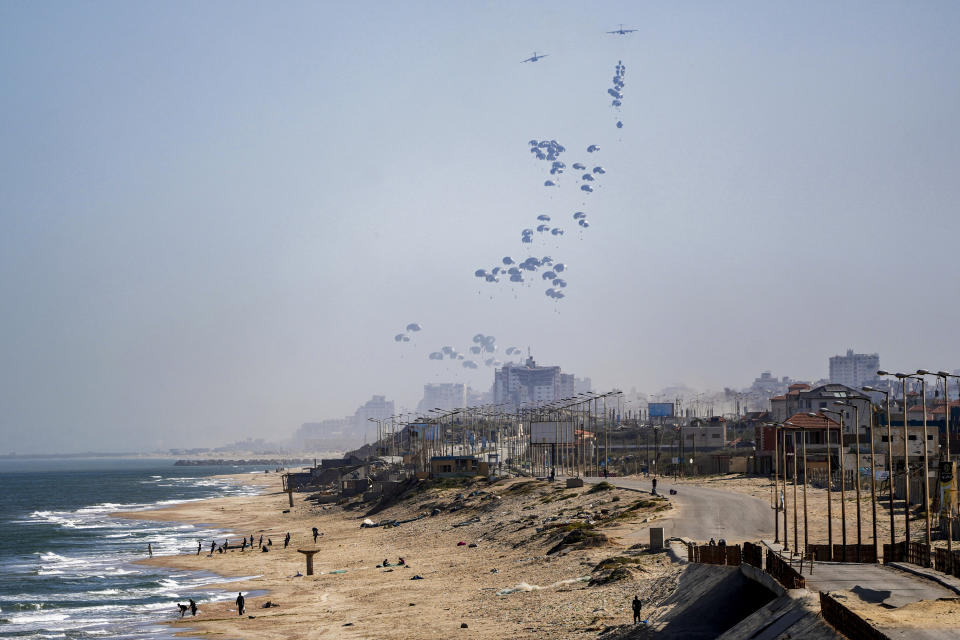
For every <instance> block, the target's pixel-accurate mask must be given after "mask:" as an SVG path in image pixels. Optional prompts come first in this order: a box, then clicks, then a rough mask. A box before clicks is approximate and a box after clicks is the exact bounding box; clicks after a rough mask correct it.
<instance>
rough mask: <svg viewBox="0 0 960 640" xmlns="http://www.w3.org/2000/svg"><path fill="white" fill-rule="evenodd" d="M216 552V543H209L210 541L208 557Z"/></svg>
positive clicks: (214, 541)
mask: <svg viewBox="0 0 960 640" xmlns="http://www.w3.org/2000/svg"><path fill="white" fill-rule="evenodd" d="M216 550H217V541H216V540H211V541H210V555H213V552H214V551H216Z"/></svg>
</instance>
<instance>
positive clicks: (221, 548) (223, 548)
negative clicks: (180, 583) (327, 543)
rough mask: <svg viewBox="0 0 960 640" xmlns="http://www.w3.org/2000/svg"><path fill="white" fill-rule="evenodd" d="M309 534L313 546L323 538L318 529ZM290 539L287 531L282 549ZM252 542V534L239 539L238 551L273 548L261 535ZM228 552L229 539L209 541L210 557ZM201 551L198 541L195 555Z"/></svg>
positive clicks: (199, 541)
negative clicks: (221, 541) (219, 541)
mask: <svg viewBox="0 0 960 640" xmlns="http://www.w3.org/2000/svg"><path fill="white" fill-rule="evenodd" d="M311 533H312V534H313V543H314V544H316V543H317V539H318V538H320V537H321V536H323V532H322V531H320V530H319V529H317V528H316V527H313V530H312V531H311ZM291 539H292V538H291V536H290V532H289V531H288V532H287V533H286V535H285V536H284V537H283V548H284V549H286V548H287V547H289V546H290V540H291ZM253 541H254V537H253V534H252V533H251V534H250V539H249V541H248V540H247V538H246V537H243V538H241V539H240V551H241V552H243V551H246V550H247V547H250V548H251V549H254V548H257V549H260V551H261V552H263V553H266V552H268V551H269V550H270V547H272V546H273V539H272V538H270V537H268V538H267V541H266V543H264V541H263V534H261V535H260V539H259V540H257V543H256V544H254V542H253ZM236 547H237V544H236V543H234V544H233V548H234V549H236ZM230 550H231V547H230V539H229V538H228V539H226V540H224V541H223V544H217V541H216V540H211V541H210V555H211V556H212V555H213V554H214V553H226V552H228V551H230ZM202 551H203V540H198V541H197V555H200V553H201V552H202ZM150 556H151V557H153V550H152V549H151V550H150Z"/></svg>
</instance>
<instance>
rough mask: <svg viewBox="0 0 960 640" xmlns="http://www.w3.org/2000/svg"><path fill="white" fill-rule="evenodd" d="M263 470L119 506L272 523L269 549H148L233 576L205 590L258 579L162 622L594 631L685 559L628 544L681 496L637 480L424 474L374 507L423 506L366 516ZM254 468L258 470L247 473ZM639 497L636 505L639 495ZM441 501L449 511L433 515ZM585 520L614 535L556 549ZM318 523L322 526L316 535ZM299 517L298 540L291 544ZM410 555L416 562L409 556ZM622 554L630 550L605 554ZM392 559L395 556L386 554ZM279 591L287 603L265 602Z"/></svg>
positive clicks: (273, 632)
mask: <svg viewBox="0 0 960 640" xmlns="http://www.w3.org/2000/svg"><path fill="white" fill-rule="evenodd" d="M264 476H265V480H264V482H263V483H261V486H263V487H264V491H263V492H262V493H260V494H258V495H256V496H237V497H228V498H212V499H208V500H202V501H197V502H191V503H183V504H179V505H173V506H170V507H165V508H161V509H154V510H150V511H149V512H134V513H132V514H125V513H120V514H118V516H119V517H133V518H141V519H144V518H145V516H146V519H150V520H164V521H178V522H187V523H191V524H197V523H205V524H210V525H212V526H216V527H219V528H223V529H227V530H231V531H234V532H236V536H237V537H239V536H241V535H246V536H248V537H249V535H250V534H251V533H253V534H255V535H256V536H259V535H260V534H261V533H262V534H263V535H264V541H265V542H266V541H267V539H268V538H272V539H273V545H272V546H271V547H269V549H270V551H269V552H268V553H263V552H261V551H249V550H248V551H244V552H241V551H240V550H239V549H236V550H231V551H229V552H226V553H223V554H212V555H210V554H209V553H208V552H207V549H204V550H203V551H202V552H201V554H200V555H196V554H182V555H174V556H162V557H154V558H152V559H144V560H142V561H141V562H143V563H146V564H151V565H154V566H161V567H166V568H170V569H177V570H191V571H195V570H198V571H206V572H209V573H214V574H216V575H218V576H222V577H223V578H224V579H225V580H228V581H227V582H212V583H211V584H209V585H206V586H205V587H204V588H205V589H210V590H222V591H228V590H230V591H242V592H243V593H244V596H245V597H247V594H248V592H251V591H254V592H256V593H255V594H254V595H251V596H249V597H247V602H246V605H247V611H246V612H245V615H244V616H243V617H241V616H239V615H238V614H237V611H236V608H235V605H234V603H233V599H232V598H230V599H228V600H224V601H218V602H209V603H207V602H200V603H198V604H199V605H200V611H199V612H198V615H197V616H196V617H190V616H189V614H188V616H187V617H186V618H184V619H183V620H181V619H180V618H179V617H175V614H173V613H171V615H170V617H169V618H168V619H166V620H160V621H158V623H165V624H167V625H168V626H169V627H170V629H171V631H172V632H173V633H174V634H175V635H177V636H179V637H191V638H198V637H203V636H207V635H218V636H222V637H228V638H239V637H242V638H244V639H251V640H259V639H268V638H304V639H307V638H316V637H319V636H322V635H324V634H328V635H332V636H335V637H364V638H369V637H377V638H398V639H399V638H403V639H407V638H410V639H412V638H432V637H438V636H439V637H446V636H449V635H452V634H455V633H465V632H461V631H460V629H461V625H467V628H469V630H470V631H469V633H470V635H471V636H472V637H480V638H489V639H491V640H492V639H493V638H503V637H511V638H539V637H543V634H544V633H546V634H548V636H549V637H557V638H565V637H571V638H572V637H580V638H582V637H583V633H584V631H585V630H588V629H589V630H596V631H599V630H600V629H602V628H603V626H605V625H607V624H615V623H623V622H626V621H627V620H628V618H629V617H630V611H629V602H630V599H631V598H632V597H633V595H635V594H636V593H640V592H643V590H645V589H647V590H649V589H650V588H651V587H650V585H651V584H653V585H654V586H655V585H656V584H659V583H658V582H657V580H661V581H663V580H664V579H666V580H667V582H669V578H670V576H673V575H674V574H675V572H676V571H677V570H678V569H677V568H676V567H674V566H671V563H670V562H669V560H668V559H667V558H666V556H665V555H664V554H662V553H661V554H646V552H644V551H643V550H642V549H638V548H637V547H639V546H640V545H634V548H632V549H629V550H628V549H627V548H626V547H627V546H629V543H634V542H636V537H637V528H638V527H641V528H642V527H643V525H642V524H640V521H641V520H643V521H644V522H646V520H653V519H655V518H656V517H658V515H657V512H658V511H662V510H663V509H665V508H668V507H667V506H665V505H667V504H668V503H666V502H662V503H661V502H656V501H651V500H650V499H649V498H647V497H646V496H644V495H642V494H639V495H638V494H637V493H636V492H633V491H629V490H619V489H611V490H607V491H601V492H596V491H594V492H592V493H591V487H590V486H587V487H583V488H579V489H566V488H564V487H558V486H556V485H550V484H549V483H546V482H540V481H531V480H529V479H513V480H501V481H499V482H494V483H491V482H488V481H486V480H485V479H478V480H464V481H456V482H443V481H440V482H439V483H424V484H421V485H417V487H416V489H415V490H414V491H412V492H411V493H410V495H408V496H407V497H406V499H403V500H401V501H400V502H398V503H397V504H396V505H392V506H389V507H388V508H386V509H384V510H383V511H382V512H380V513H378V514H377V515H369V517H370V518H372V519H373V520H391V519H401V520H402V519H406V518H410V517H413V518H415V517H417V516H418V515H422V516H424V517H423V518H422V519H419V520H416V521H413V522H408V523H406V524H403V525H402V526H399V527H374V528H366V529H364V528H361V527H360V522H361V521H362V520H363V519H364V518H365V517H367V515H366V514H367V509H366V508H359V505H356V504H348V505H344V506H335V507H330V506H326V507H321V506H318V505H314V504H312V503H310V502H308V501H307V500H306V499H305V498H306V494H303V493H301V494H297V495H296V496H295V498H294V507H293V508H292V509H289V507H288V502H287V495H286V494H285V493H283V492H282V491H279V489H280V487H279V484H280V477H279V475H278V474H277V475H275V474H269V475H267V474H264ZM243 478H244V479H249V478H247V477H246V474H243ZM271 482H272V483H273V484H272V486H273V487H275V488H276V490H275V491H271V490H270V487H271ZM636 503H642V504H643V505H645V506H644V507H642V508H641V507H639V506H636ZM600 505H604V506H603V507H601V506H600ZM631 505H632V508H633V509H635V510H633V511H631V510H630V509H627V508H626V507H628V506H631ZM369 506H370V505H367V507H369ZM288 509H289V512H288V513H283V512H284V511H285V510H288ZM437 511H439V512H440V514H439V515H436V516H431V515H430V514H431V513H434V512H437ZM601 511H602V512H603V513H602V512H601ZM584 513H586V515H584ZM147 514H149V515H147ZM614 516H616V517H614ZM578 518H579V519H578ZM633 518H636V520H633ZM588 522H590V523H594V524H587V523H588ZM564 523H567V524H564ZM581 525H583V526H584V528H585V529H588V530H592V529H593V528H594V526H596V527H597V531H598V532H600V531H602V532H603V534H602V535H601V537H603V536H606V538H608V540H606V541H605V542H603V543H602V544H599V545H596V546H595V547H594V546H587V547H584V548H580V545H573V546H570V547H569V548H566V547H565V548H563V550H561V551H560V552H559V553H548V551H551V549H552V548H553V547H555V546H556V545H558V543H559V542H561V541H562V540H565V539H566V537H567V536H568V535H569V534H570V532H574V533H575V531H574V530H576V529H579V527H580V526H581ZM313 526H317V527H318V528H319V529H320V531H321V532H323V537H321V538H320V539H319V540H318V544H317V545H316V547H314V544H313V540H312V539H311V534H310V530H311V528H312V527H313ZM288 530H289V531H290V533H291V537H292V540H291V545H290V547H289V548H287V549H284V548H283V537H284V535H285V533H286V532H287V531H288ZM591 535H593V534H591ZM624 539H626V540H624ZM313 548H318V549H319V553H317V555H316V558H315V574H314V575H312V576H306V575H301V576H297V575H296V574H297V573H298V572H300V573H306V571H305V559H304V555H303V554H301V553H298V552H297V549H313ZM399 557H403V558H405V561H406V565H407V566H397V565H396V563H397V560H398V558H399ZM611 558H618V559H619V560H617V561H616V562H615V563H614V564H613V565H609V566H608V565H605V564H603V561H604V560H607V561H610V559H611ZM384 559H386V560H389V563H390V564H389V565H387V566H383V560H384ZM614 567H625V568H622V570H621V574H622V575H619V578H623V579H614V580H609V581H608V578H609V574H610V572H611V571H612V570H613V568H614ZM414 576H418V578H414ZM665 584H666V583H665ZM267 601H270V602H272V603H274V605H277V606H274V607H270V608H263V605H264V604H265V603H266V602H267ZM171 608H173V603H171Z"/></svg>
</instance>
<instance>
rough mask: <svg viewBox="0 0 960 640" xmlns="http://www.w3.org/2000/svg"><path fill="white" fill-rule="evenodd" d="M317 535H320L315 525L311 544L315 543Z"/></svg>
mask: <svg viewBox="0 0 960 640" xmlns="http://www.w3.org/2000/svg"><path fill="white" fill-rule="evenodd" d="M319 535H320V532H319V531H317V528H316V527H314V528H313V544H317V536H319Z"/></svg>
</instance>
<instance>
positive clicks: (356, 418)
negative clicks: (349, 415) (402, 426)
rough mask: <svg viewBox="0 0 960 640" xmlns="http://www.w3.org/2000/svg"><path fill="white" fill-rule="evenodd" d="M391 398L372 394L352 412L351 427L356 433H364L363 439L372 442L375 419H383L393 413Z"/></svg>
mask: <svg viewBox="0 0 960 640" xmlns="http://www.w3.org/2000/svg"><path fill="white" fill-rule="evenodd" d="M395 413H396V411H394V404H393V400H387V398H386V396H373V397H372V398H370V399H369V400H367V401H366V402H365V403H364V404H363V405H361V406H360V408H359V409H357V411H356V412H355V413H354V414H353V427H354V429H355V430H356V433H358V434H364V441H369V442H373V441H374V440H376V438H377V425H376V422H375V421H377V420H380V421H384V420H387V419H388V418H389V417H390V416H392V415H394V414H395Z"/></svg>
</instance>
